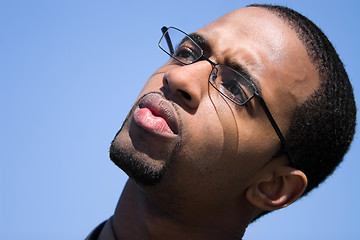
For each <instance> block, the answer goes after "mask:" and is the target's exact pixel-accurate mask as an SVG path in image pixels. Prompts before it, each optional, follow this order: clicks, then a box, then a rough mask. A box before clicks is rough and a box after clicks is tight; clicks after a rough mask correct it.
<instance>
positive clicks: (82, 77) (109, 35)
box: [0, 0, 360, 240]
mask: <svg viewBox="0 0 360 240" xmlns="http://www.w3.org/2000/svg"><path fill="white" fill-rule="evenodd" d="M256 2H257V3H274V4H282V5H286V6H289V7H292V8H294V9H296V10H298V11H300V12H301V13H303V14H304V15H305V16H307V17H309V18H310V19H312V20H313V21H314V22H315V23H317V24H318V25H319V26H320V27H321V28H322V29H323V31H324V32H325V33H326V34H327V35H328V37H329V39H330V40H331V41H332V42H333V44H334V46H335V48H336V49H337V51H338V53H339V55H340V57H341V58H342V60H343V62H344V64H345V66H346V69H347V71H348V74H349V76H350V79H351V81H352V82H353V86H354V90H355V96H356V100H357V104H358V105H359V98H360V92H359V91H360V83H359V77H360V68H359V56H360V47H359V42H360V30H359V29H360V28H359V25H358V24H359V22H360V16H359V12H360V2H359V1H357V0H342V1H329V0H317V1H314V0H312V1H310V0H303V1H291V0H288V1H286V0H283V1H280V0H279V1H260V0H259V1H256ZM250 3H254V1H247V0H244V1H240V0H239V1H230V0H224V1H219V0H217V1H213V0H208V1H193V0H192V1H189V0H185V1H164V0H161V1H136V0H134V1H115V0H103V1H95V0H86V1H85V0H61V1H56V0H53V1H51V0H42V1H41V0H0V109H1V111H0V239H4V240H5V239H9V240H10V239H11V240H12V239H14V240H17V239H24V238H26V239H53V240H56V239H83V238H84V237H85V236H86V235H87V234H88V232H89V231H91V230H92V228H93V227H95V226H96V225H97V224H98V223H100V222H101V221H103V220H104V219H106V218H108V217H109V216H110V215H111V214H112V212H113V211H114V208H115V205H116V203H117V200H118V198H119V196H120V193H121V190H122V188H123V185H124V183H125V181H126V179H127V176H126V175H125V174H124V173H123V172H122V171H121V170H119V169H118V168H117V167H116V166H115V165H113V164H112V162H111V161H110V160H109V158H108V148H109V144H110V142H111V140H112V139H113V137H114V135H115V133H116V131H117V130H118V129H119V127H120V126H121V124H122V121H123V119H124V118H125V116H126V114H127V112H128V110H129V109H130V107H131V106H132V104H133V102H134V100H135V98H136V96H137V94H138V93H139V91H140V89H141V87H142V86H143V84H144V83H145V81H146V80H147V78H148V77H149V76H150V75H151V73H152V72H153V71H154V70H155V69H156V68H157V67H159V66H160V65H161V64H162V63H164V62H165V60H166V58H167V57H166V56H165V54H163V53H162V52H161V50H160V49H158V47H157V42H158V39H159V38H160V34H161V32H160V28H161V27H162V26H163V25H167V26H170V25H172V26H177V27H179V28H181V29H183V30H184V31H186V32H192V31H195V30H197V29H198V28H200V27H202V26H204V25H206V24H207V23H209V22H210V21H213V20H215V19H216V18H218V17H220V16H222V15H223V14H225V13H227V12H229V11H231V10H233V9H236V8H239V7H243V6H245V5H247V4H250ZM359 157H360V142H359V134H356V136H355V140H354V142H353V144H352V148H351V150H350V152H349V153H348V154H347V155H346V158H345V161H344V163H343V164H342V165H341V166H340V167H339V169H338V171H337V172H336V173H335V174H334V175H333V176H332V177H330V178H329V180H327V181H326V182H325V183H324V184H322V185H321V186H320V188H319V189H317V190H316V191H315V192H313V193H311V194H310V195H309V196H308V197H306V198H304V199H302V200H300V201H299V202H297V203H295V204H294V205H292V206H290V207H288V208H286V209H284V210H281V211H278V212H276V213H273V214H270V215H268V216H265V217H264V218H263V219H262V220H261V221H259V222H257V223H255V224H253V225H251V226H250V227H249V229H248V231H247V233H246V234H245V238H244V239H248V240H255V239H293V240H296V239H304V238H305V239H359V238H360V229H359V226H360V225H359V224H360V221H359V217H358V216H359V215H360V205H359V202H360V188H359V183H360V177H359V174H358V169H359V168H360V163H359V161H358V160H359Z"/></svg>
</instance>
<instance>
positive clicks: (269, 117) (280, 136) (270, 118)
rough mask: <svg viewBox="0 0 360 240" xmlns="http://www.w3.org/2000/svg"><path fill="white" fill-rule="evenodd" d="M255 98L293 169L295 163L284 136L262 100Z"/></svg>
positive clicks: (259, 97)
mask: <svg viewBox="0 0 360 240" xmlns="http://www.w3.org/2000/svg"><path fill="white" fill-rule="evenodd" d="M257 96H258V99H259V101H260V104H261V106H262V107H263V109H264V112H265V114H266V116H267V117H268V119H269V121H270V123H271V125H272V126H273V128H274V130H275V132H276V134H277V135H278V137H279V139H280V142H281V144H282V145H283V147H284V148H285V152H286V153H287V155H288V157H289V161H290V163H291V165H292V166H293V167H295V162H294V159H293V157H292V154H291V151H290V149H289V146H288V145H287V143H286V140H285V138H284V136H283V135H282V133H281V131H280V128H279V126H278V125H277V124H276V122H275V120H274V118H273V116H272V115H271V113H270V111H269V109H268V107H267V106H266V103H265V101H264V99H263V98H262V97H261V96H260V95H257Z"/></svg>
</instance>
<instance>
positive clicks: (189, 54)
mask: <svg viewBox="0 0 360 240" xmlns="http://www.w3.org/2000/svg"><path fill="white" fill-rule="evenodd" d="M200 56H201V49H199V47H197V46H196V45H195V44H192V41H191V40H188V41H185V42H183V43H181V44H180V45H179V47H178V48H177V49H176V52H175V53H174V55H173V57H174V58H176V59H178V60H179V61H181V62H183V63H193V62H195V61H196V60H198V59H199V58H200Z"/></svg>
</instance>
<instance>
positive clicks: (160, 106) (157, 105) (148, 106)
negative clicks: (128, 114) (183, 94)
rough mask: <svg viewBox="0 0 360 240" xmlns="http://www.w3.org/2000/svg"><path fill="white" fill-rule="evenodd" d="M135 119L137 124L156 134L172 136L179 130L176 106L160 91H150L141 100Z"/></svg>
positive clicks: (135, 112)
mask: <svg viewBox="0 0 360 240" xmlns="http://www.w3.org/2000/svg"><path fill="white" fill-rule="evenodd" d="M133 119H134V121H135V123H136V125H137V126H139V127H140V128H142V129H144V130H146V131H147V132H150V133H153V134H155V135H161V136H166V137H170V136H175V135H177V134H178V132H179V124H178V118H177V113H176V111H175V108H174V106H173V105H172V104H171V103H170V102H169V101H168V100H166V99H165V98H163V97H162V95H160V94H158V93H148V94H146V95H144V96H143V97H142V98H141V99H140V100H139V103H138V107H137V108H136V109H135V111H134V115H133Z"/></svg>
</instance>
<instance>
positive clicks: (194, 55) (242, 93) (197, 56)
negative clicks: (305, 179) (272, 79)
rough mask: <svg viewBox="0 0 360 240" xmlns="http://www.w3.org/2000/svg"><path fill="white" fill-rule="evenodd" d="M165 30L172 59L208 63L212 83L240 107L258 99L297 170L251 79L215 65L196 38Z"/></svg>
mask: <svg viewBox="0 0 360 240" xmlns="http://www.w3.org/2000/svg"><path fill="white" fill-rule="evenodd" d="M161 31H162V32H163V35H162V37H161V38H160V41H159V47H160V48H161V49H162V50H163V51H164V52H165V53H167V54H168V55H169V56H170V57H172V58H173V59H175V60H176V61H178V62H180V63H182V64H184V65H190V64H192V63H195V62H198V61H202V60H205V61H208V62H209V63H210V64H211V65H212V70H211V73H210V76H209V83H210V84H211V85H212V86H213V87H214V88H215V89H216V90H217V91H218V92H219V93H220V94H221V95H222V96H224V97H226V98H227V99H229V100H230V101H231V102H233V103H235V104H237V105H239V106H244V105H245V104H246V103H247V102H249V101H250V100H251V99H252V98H254V97H257V98H258V100H259V103H260V105H261V106H262V108H263V109H264V112H265V114H266V116H267V117H268V119H269V121H270V123H271V125H272V126H273V128H274V130H275V132H276V134H277V135H278V137H279V139H280V142H281V144H282V145H283V148H284V151H285V152H286V154H287V155H288V157H289V161H290V163H291V165H292V166H293V167H295V162H294V160H293V157H292V155H291V151H290V149H289V147H288V145H287V143H286V141H285V138H284V136H283V134H282V133H281V131H280V128H279V126H278V125H277V124H276V122H275V120H274V118H273V117H272V115H271V113H270V111H269V109H268V107H267V106H266V103H265V101H264V99H263V97H262V96H261V95H260V94H259V92H258V91H257V88H256V86H255V85H254V84H253V83H252V81H250V80H249V77H246V76H244V75H246V74H241V73H239V72H238V71H235V70H234V69H232V68H230V67H228V66H226V65H222V64H217V63H214V62H213V61H211V60H210V59H209V58H207V57H205V56H204V51H203V49H202V48H201V47H200V46H199V45H198V44H197V43H196V41H197V40H196V35H194V36H191V35H188V34H186V33H185V32H184V31H182V30H180V29H178V28H175V27H162V28H161ZM200 41H201V40H200ZM175 44H176V45H175Z"/></svg>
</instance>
